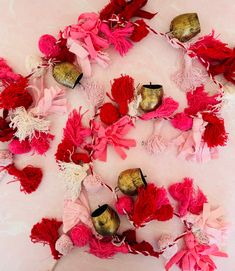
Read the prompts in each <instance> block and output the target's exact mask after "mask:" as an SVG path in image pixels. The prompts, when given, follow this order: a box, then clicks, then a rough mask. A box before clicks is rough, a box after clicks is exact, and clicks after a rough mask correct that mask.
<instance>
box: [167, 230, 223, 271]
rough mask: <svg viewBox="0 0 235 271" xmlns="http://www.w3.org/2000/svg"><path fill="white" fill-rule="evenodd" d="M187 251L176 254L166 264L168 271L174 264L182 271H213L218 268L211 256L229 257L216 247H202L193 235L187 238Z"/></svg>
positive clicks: (188, 235) (189, 234)
mask: <svg viewBox="0 0 235 271" xmlns="http://www.w3.org/2000/svg"><path fill="white" fill-rule="evenodd" d="M185 244H186V249H183V250H181V251H179V252H178V253H176V254H175V255H174V256H173V257H172V258H171V259H170V260H169V262H168V263H167V264H166V266H165V269H166V271H168V270H170V268H171V267H172V266H173V265H174V264H178V265H179V266H180V268H181V270H182V271H194V270H198V271H213V270H215V268H216V266H215V264H214V262H213V261H212V260H211V258H210V256H212V255H213V256H218V257H228V255H227V254H226V253H223V252H221V251H219V248H218V247H217V246H216V245H211V246H207V245H200V244H198V243H197V241H196V240H195V237H194V236H193V234H192V233H188V234H186V236H185Z"/></svg>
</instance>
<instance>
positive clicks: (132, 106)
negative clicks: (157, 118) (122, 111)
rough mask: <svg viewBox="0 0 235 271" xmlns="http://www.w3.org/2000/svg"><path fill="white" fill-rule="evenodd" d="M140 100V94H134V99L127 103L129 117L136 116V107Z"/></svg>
mask: <svg viewBox="0 0 235 271" xmlns="http://www.w3.org/2000/svg"><path fill="white" fill-rule="evenodd" d="M140 101H141V95H136V96H135V98H134V100H133V101H132V102H130V103H129V105H128V115H129V116H131V117H136V116H138V113H139V111H138V108H139V104H140Z"/></svg>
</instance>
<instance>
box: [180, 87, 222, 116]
mask: <svg viewBox="0 0 235 271" xmlns="http://www.w3.org/2000/svg"><path fill="white" fill-rule="evenodd" d="M218 96H219V94H215V95H213V96H209V95H208V93H207V92H205V89H204V86H200V87H198V88H196V89H195V90H194V91H192V92H187V100H188V107H187V108H185V109H184V112H185V113H186V114H188V115H194V116H195V115H197V113H198V112H203V111H205V110H208V109H210V108H211V107H212V106H214V105H216V104H218V100H217V98H218Z"/></svg>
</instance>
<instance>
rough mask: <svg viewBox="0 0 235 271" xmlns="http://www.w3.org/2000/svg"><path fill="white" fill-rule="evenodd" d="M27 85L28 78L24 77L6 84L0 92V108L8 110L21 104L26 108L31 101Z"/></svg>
mask: <svg viewBox="0 0 235 271" xmlns="http://www.w3.org/2000/svg"><path fill="white" fill-rule="evenodd" d="M27 85H28V79H26V78H21V79H19V80H18V81H16V82H14V83H11V84H10V85H8V86H7V87H6V88H5V89H4V90H3V91H2V92H1V93H0V108H4V109H8V110H10V109H15V108H16V107H20V106H22V107H24V108H25V109H28V108H29V107H30V105H31V104H32V103H33V98H32V96H31V95H30V94H29V92H28V90H27V89H26V87H27Z"/></svg>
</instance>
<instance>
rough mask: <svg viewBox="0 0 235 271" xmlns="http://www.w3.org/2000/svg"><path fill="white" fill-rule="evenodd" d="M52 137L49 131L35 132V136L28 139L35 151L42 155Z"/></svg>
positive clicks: (48, 146)
mask: <svg viewBox="0 0 235 271" xmlns="http://www.w3.org/2000/svg"><path fill="white" fill-rule="evenodd" d="M53 139H54V136H53V135H51V134H50V133H39V132H36V133H35V136H34V137H33V138H32V140H31V141H30V145H31V147H32V148H33V150H34V151H35V152H36V153H38V154H40V155H43V154H45V153H46V152H47V151H48V149H49V148H50V141H51V140H53Z"/></svg>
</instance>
